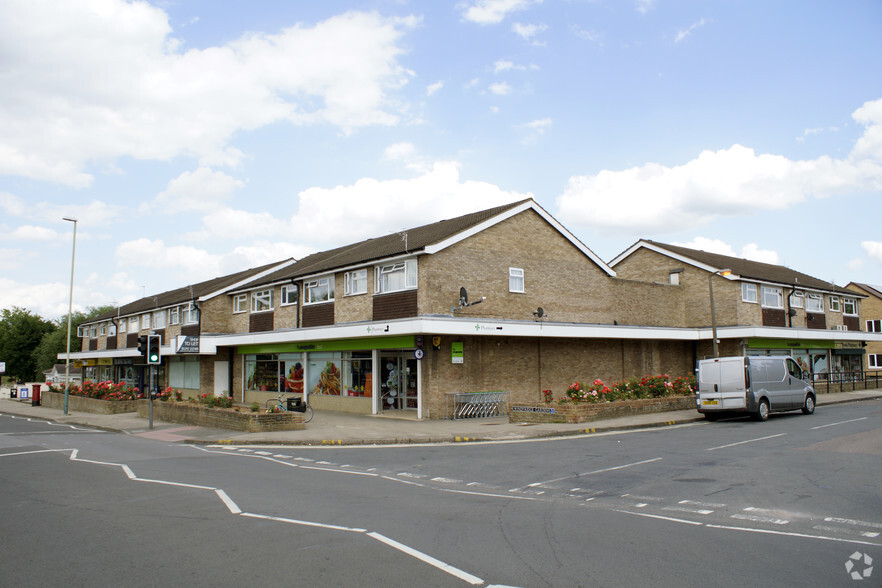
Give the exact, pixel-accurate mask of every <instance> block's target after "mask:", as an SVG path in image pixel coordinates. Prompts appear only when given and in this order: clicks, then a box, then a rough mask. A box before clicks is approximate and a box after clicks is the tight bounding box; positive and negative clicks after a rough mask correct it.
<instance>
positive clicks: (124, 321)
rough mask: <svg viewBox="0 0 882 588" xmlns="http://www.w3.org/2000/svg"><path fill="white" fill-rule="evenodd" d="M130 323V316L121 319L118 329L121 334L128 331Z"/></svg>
mask: <svg viewBox="0 0 882 588" xmlns="http://www.w3.org/2000/svg"><path fill="white" fill-rule="evenodd" d="M128 324H129V319H128V318H121V319H119V328H118V329H117V330H118V331H119V333H120V334H122V333H125V332H126V328H127V327H128Z"/></svg>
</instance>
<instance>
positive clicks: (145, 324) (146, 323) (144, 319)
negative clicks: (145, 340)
mask: <svg viewBox="0 0 882 588" xmlns="http://www.w3.org/2000/svg"><path fill="white" fill-rule="evenodd" d="M150 327H151V325H150V315H149V314H142V315H141V330H143V331H146V330H147V329H149V328H150Z"/></svg>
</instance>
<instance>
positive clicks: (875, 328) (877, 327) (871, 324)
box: [864, 319, 882, 333]
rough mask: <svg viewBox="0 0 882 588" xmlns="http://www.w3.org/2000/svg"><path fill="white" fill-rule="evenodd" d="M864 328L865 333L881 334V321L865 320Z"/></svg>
mask: <svg viewBox="0 0 882 588" xmlns="http://www.w3.org/2000/svg"><path fill="white" fill-rule="evenodd" d="M864 326H865V329H864V330H865V332H867V333H882V319H867V320H866V321H865V322H864Z"/></svg>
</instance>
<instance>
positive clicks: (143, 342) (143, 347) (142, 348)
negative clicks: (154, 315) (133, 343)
mask: <svg viewBox="0 0 882 588" xmlns="http://www.w3.org/2000/svg"><path fill="white" fill-rule="evenodd" d="M147 339H149V337H148V336H147V335H141V336H140V337H138V353H140V354H141V357H143V358H145V359H146V358H147V347H148V344H147Z"/></svg>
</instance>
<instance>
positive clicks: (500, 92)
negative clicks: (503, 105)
mask: <svg viewBox="0 0 882 588" xmlns="http://www.w3.org/2000/svg"><path fill="white" fill-rule="evenodd" d="M488 89H489V90H490V92H491V93H492V94H496V95H497V96H507V95H509V94H511V86H509V85H508V83H507V82H497V83H495V84H490V87H489V88H488Z"/></svg>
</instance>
